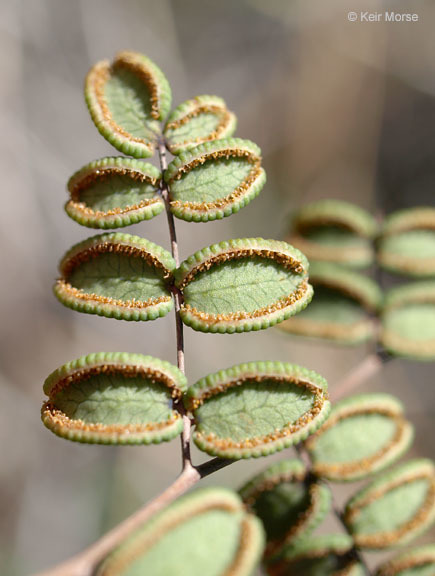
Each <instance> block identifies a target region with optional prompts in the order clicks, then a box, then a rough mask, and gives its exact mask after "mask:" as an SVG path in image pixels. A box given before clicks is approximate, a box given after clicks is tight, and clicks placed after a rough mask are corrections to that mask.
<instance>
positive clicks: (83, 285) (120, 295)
mask: <svg viewBox="0 0 435 576" xmlns="http://www.w3.org/2000/svg"><path fill="white" fill-rule="evenodd" d="M69 282H70V283H71V284H72V286H74V287H76V288H79V289H82V290H83V291H84V292H87V293H93V294H97V295H99V296H106V297H110V298H115V299H117V300H125V301H127V300H133V299H136V300H142V301H146V300H148V299H149V298H158V297H159V296H163V295H170V292H169V290H168V288H167V287H166V285H165V282H164V280H163V279H162V277H161V272H159V271H158V270H156V269H154V268H153V267H151V266H150V265H149V264H148V263H147V262H145V261H144V260H143V259H141V258H133V257H131V256H127V255H125V254H116V253H107V254H99V255H98V256H97V257H96V258H93V259H92V260H90V261H88V262H82V263H81V264H79V265H77V266H76V268H75V269H74V270H73V271H72V273H71V276H70V278H69Z"/></svg>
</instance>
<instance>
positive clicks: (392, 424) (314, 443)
mask: <svg viewBox="0 0 435 576" xmlns="http://www.w3.org/2000/svg"><path fill="white" fill-rule="evenodd" d="M412 437H413V433H412V426H411V425H410V424H409V422H407V421H406V420H405V419H404V418H403V415H402V407H401V405H400V404H399V403H398V402H397V401H396V400H395V398H394V397H391V396H387V395H383V394H377V395H376V394H374V395H364V396H354V397H350V398H346V400H344V401H342V402H339V403H338V404H335V405H334V407H333V409H332V411H331V414H330V417H329V419H328V421H327V422H326V423H325V425H324V426H323V427H322V428H321V429H320V430H319V431H318V432H317V434H316V435H314V436H312V437H311V438H310V439H309V440H308V442H307V449H308V451H309V452H310V455H311V458H312V460H313V463H314V464H313V468H314V471H315V473H316V474H317V475H320V476H325V477H326V478H328V479H330V480H335V481H354V480H357V479H361V478H365V477H367V476H369V475H371V474H373V473H374V472H377V471H379V470H382V469H384V468H386V467H387V466H388V465H390V464H391V463H392V462H394V461H395V460H397V459H398V458H400V457H401V456H402V455H403V453H404V452H405V451H406V450H407V448H408V447H409V445H410V443H411V440H412Z"/></svg>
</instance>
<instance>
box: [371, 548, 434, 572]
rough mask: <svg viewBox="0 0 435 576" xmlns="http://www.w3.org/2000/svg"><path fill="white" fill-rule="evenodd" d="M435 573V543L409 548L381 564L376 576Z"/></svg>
mask: <svg viewBox="0 0 435 576" xmlns="http://www.w3.org/2000/svg"><path fill="white" fill-rule="evenodd" d="M434 574H435V545H434V544H429V545H426V546H419V547H418V548H411V549H410V550H409V549H408V550H407V551H406V552H403V553H402V554H399V555H398V556H395V557H394V558H392V559H390V560H389V561H387V562H386V563H385V564H382V566H379V568H378V570H377V571H376V576H433V575H434Z"/></svg>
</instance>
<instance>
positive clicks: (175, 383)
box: [42, 352, 187, 444]
mask: <svg viewBox="0 0 435 576" xmlns="http://www.w3.org/2000/svg"><path fill="white" fill-rule="evenodd" d="M186 386H187V382H186V378H185V377H184V375H183V373H182V372H180V371H179V370H178V368H176V367H175V366H172V365H171V364H169V363H168V362H164V361H162V360H158V359H156V358H152V357H151V356H142V355H141V354H126V353H119V352H115V353H104V352H101V353H98V354H89V355H88V356H82V357H81V358H78V359H77V360H74V361H73V362H69V363H68V364H65V365H63V366H61V367H60V368H58V369H57V370H55V371H54V372H52V374H50V376H48V378H47V379H46V381H45V383H44V392H45V394H46V395H47V396H48V400H47V401H46V402H45V403H44V405H43V407H42V421H43V422H44V424H45V426H47V428H49V429H50V430H51V431H52V432H54V433H55V434H57V435H58V436H61V437H63V438H67V439H68V440H74V441H77V442H89V443H98V444H150V443H160V442H164V441H168V440H171V439H172V438H174V437H175V436H177V435H178V434H180V432H181V431H182V429H183V422H182V418H181V416H180V414H179V413H178V412H177V411H176V410H174V409H173V408H172V403H173V401H174V400H179V399H180V398H181V396H182V393H183V391H184V390H185V389H186Z"/></svg>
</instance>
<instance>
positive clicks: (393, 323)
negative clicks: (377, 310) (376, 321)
mask: <svg viewBox="0 0 435 576" xmlns="http://www.w3.org/2000/svg"><path fill="white" fill-rule="evenodd" d="M381 321H382V324H381V326H382V330H381V335H380V339H381V342H382V345H383V346H384V347H385V348H386V349H387V350H388V351H389V352H390V353H391V354H394V355H399V356H405V357H409V358H413V359H415V360H433V359H435V282H434V281H425V282H416V283H413V284H405V285H404V286H399V287H398V288H393V289H391V290H390V292H389V293H388V294H387V296H386V298H385V304H384V307H383V310H382V316H381Z"/></svg>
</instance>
